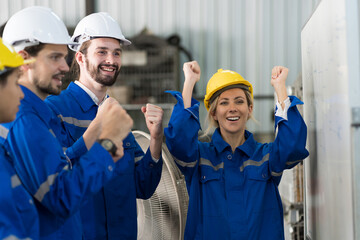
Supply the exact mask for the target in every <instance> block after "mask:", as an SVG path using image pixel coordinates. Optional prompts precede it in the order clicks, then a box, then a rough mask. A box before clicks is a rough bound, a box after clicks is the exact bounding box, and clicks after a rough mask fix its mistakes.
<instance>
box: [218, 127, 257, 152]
mask: <svg viewBox="0 0 360 240" xmlns="http://www.w3.org/2000/svg"><path fill="white" fill-rule="evenodd" d="M245 139H246V141H245V142H244V143H243V144H242V145H240V146H238V147H237V149H239V150H240V151H242V152H244V153H245V154H246V155H247V156H248V157H250V156H252V154H253V153H254V151H255V145H256V142H255V140H254V137H253V135H252V133H251V132H249V131H247V130H245ZM212 143H213V144H214V146H215V148H216V150H217V151H218V152H223V151H224V150H225V149H226V148H228V149H229V150H231V147H230V145H229V144H228V143H227V142H225V141H224V139H223V138H222V137H221V134H220V129H219V128H217V129H216V130H215V132H214V134H213V136H212Z"/></svg>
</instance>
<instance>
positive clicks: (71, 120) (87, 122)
mask: <svg viewBox="0 0 360 240" xmlns="http://www.w3.org/2000/svg"><path fill="white" fill-rule="evenodd" d="M58 117H59V118H60V119H61V121H62V122H66V123H69V124H72V125H75V126H76V127H86V128H87V127H89V125H90V123H91V120H79V119H76V118H73V117H63V116H62V115H61V114H59V115H58Z"/></svg>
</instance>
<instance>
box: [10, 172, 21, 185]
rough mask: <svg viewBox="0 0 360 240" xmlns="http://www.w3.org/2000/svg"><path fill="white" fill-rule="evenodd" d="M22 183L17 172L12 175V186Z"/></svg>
mask: <svg viewBox="0 0 360 240" xmlns="http://www.w3.org/2000/svg"><path fill="white" fill-rule="evenodd" d="M20 185H21V181H20V179H19V177H18V175H17V174H14V175H12V176H11V187H12V188H16V187H18V186H20Z"/></svg>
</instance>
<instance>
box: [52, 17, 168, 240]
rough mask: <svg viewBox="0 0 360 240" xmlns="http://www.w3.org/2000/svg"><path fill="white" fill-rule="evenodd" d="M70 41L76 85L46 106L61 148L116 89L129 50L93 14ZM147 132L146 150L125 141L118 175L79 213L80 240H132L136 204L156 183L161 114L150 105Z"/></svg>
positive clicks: (114, 27)
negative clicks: (62, 139)
mask: <svg viewBox="0 0 360 240" xmlns="http://www.w3.org/2000/svg"><path fill="white" fill-rule="evenodd" d="M72 39H73V40H74V41H75V42H78V43H79V45H74V46H70V48H71V49H72V50H74V51H76V54H75V58H74V61H73V63H72V69H71V71H72V72H77V73H78V75H77V76H75V79H76V81H74V82H71V83H70V85H69V86H68V88H67V89H66V90H64V91H62V92H61V94H60V95H58V96H50V97H48V98H47V99H46V103H47V104H48V105H49V106H50V108H51V109H52V110H53V111H54V112H55V114H56V115H57V116H58V117H59V118H60V119H61V120H62V123H63V126H64V129H65V130H66V133H67V136H68V142H67V143H66V144H67V145H65V147H69V146H71V144H73V143H74V142H75V141H77V140H78V139H79V138H81V136H82V135H83V133H84V132H85V130H86V129H87V127H88V124H89V123H90V122H91V121H92V120H93V119H94V118H95V116H96V113H97V111H98V107H99V105H101V104H102V101H104V99H106V98H107V93H106V91H107V88H108V86H111V85H113V84H114V83H115V81H116V78H117V76H118V74H119V70H120V67H121V53H122V45H129V44H130V41H128V40H127V39H126V38H125V37H124V36H123V34H122V31H121V29H120V27H119V25H118V24H117V22H116V21H115V20H114V19H113V18H112V17H111V16H110V15H109V14H108V13H104V12H101V13H94V14H90V15H88V16H86V17H85V18H83V19H82V20H81V21H80V22H79V23H78V24H77V26H76V28H75V30H74V34H73V36H72ZM141 110H142V112H143V113H144V116H145V121H146V124H147V127H148V129H149V132H150V136H151V139H150V146H149V148H148V150H147V151H146V153H145V154H144V152H143V151H142V149H141V147H140V146H139V144H138V143H137V142H136V140H135V138H134V136H133V134H131V133H130V134H129V136H127V137H126V138H125V139H124V144H123V146H124V152H125V156H124V158H123V159H121V160H120V161H119V162H121V164H120V165H119V167H118V168H116V169H115V171H116V172H117V173H118V174H117V175H116V177H114V178H113V179H112V180H111V181H110V182H109V183H107V184H106V185H105V186H104V187H103V188H102V189H101V191H99V192H98V193H97V194H96V195H94V197H93V198H92V199H89V201H88V202H87V204H86V205H85V206H84V207H83V208H82V209H81V217H82V224H83V228H84V236H85V239H99V240H104V239H136V238H137V210H136V198H140V199H148V198H150V197H151V196H152V194H153V193H154V192H155V190H156V187H157V186H158V183H159V181H160V178H161V171H162V158H161V146H162V142H163V128H162V117H163V110H162V109H161V108H160V107H158V106H155V105H152V104H147V105H146V107H142V109H141Z"/></svg>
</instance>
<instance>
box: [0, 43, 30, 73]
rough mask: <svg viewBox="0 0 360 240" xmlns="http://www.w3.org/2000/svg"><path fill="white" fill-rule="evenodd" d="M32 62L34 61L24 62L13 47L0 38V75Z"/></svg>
mask: <svg viewBox="0 0 360 240" xmlns="http://www.w3.org/2000/svg"><path fill="white" fill-rule="evenodd" d="M34 61H35V59H30V60H24V59H23V58H22V57H21V55H20V54H18V53H17V52H15V50H14V48H13V47H11V46H10V45H7V44H6V43H4V42H3V40H2V38H0V74H3V73H5V72H7V70H8V68H16V67H19V66H21V65H24V64H28V63H32V62H34Z"/></svg>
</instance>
